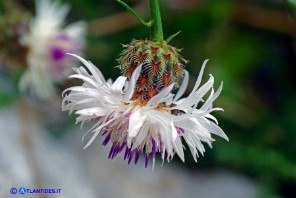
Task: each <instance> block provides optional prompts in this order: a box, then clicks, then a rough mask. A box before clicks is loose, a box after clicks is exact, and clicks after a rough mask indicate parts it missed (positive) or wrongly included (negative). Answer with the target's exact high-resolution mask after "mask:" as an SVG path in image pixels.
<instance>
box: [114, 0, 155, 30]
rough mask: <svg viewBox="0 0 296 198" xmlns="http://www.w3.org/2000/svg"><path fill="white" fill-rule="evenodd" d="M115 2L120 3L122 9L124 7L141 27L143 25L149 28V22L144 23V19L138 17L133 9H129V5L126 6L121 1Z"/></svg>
mask: <svg viewBox="0 0 296 198" xmlns="http://www.w3.org/2000/svg"><path fill="white" fill-rule="evenodd" d="M117 2H118V3H120V4H121V5H122V6H123V7H125V9H127V10H128V11H130V13H132V14H133V15H134V16H135V17H136V18H137V19H138V20H139V21H140V22H141V23H142V24H143V25H145V26H146V27H150V26H151V21H149V22H146V21H144V19H142V17H140V15H138V14H137V12H136V11H135V10H134V9H132V8H131V7H129V5H127V4H126V3H125V2H123V1H121V0H117Z"/></svg>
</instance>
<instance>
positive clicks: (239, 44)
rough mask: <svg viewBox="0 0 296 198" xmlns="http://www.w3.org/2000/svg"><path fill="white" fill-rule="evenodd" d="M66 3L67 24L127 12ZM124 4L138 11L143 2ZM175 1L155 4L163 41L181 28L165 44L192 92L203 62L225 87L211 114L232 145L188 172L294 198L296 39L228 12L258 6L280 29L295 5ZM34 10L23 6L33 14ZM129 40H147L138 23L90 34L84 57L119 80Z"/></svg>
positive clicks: (100, 4)
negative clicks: (234, 177)
mask: <svg viewBox="0 0 296 198" xmlns="http://www.w3.org/2000/svg"><path fill="white" fill-rule="evenodd" d="M27 2H28V1H27ZM67 2H68V3H70V4H71V6H72V10H71V14H70V17H69V18H68V19H69V21H72V20H77V19H83V20H86V21H87V22H93V21H96V20H104V18H106V17H108V16H112V15H115V14H117V13H119V12H123V11H125V10H124V8H122V7H121V6H120V5H119V4H117V3H116V1H115V0H85V1H81V0H68V1H67ZM126 2H127V3H129V4H130V5H136V4H138V3H140V2H141V1H137V0H134V1H128V0H127V1H126ZM177 2H179V3H180V2H182V1H180V0H162V1H161V4H162V5H161V6H162V11H163V22H164V32H165V35H166V36H167V37H168V36H169V35H171V34H173V33H175V32H177V31H179V30H182V33H181V34H180V35H179V36H178V37H176V38H175V39H174V40H173V41H172V43H171V44H172V45H174V46H176V47H178V48H183V51H182V55H183V56H184V57H185V58H186V59H188V60H190V63H189V64H188V65H187V67H186V69H187V70H188V71H189V73H190V75H191V80H192V81H191V88H192V85H193V83H194V81H195V79H196V77H197V75H198V72H199V70H200V67H201V64H202V62H203V61H204V60H205V59H207V58H209V59H210V61H209V63H208V67H207V69H206V74H209V73H211V74H213V75H214V77H215V80H216V86H217V87H218V85H219V84H220V82H221V81H223V82H224V89H223V92H222V94H221V97H219V98H218V100H217V102H216V104H215V105H216V106H219V107H222V108H224V110H225V112H223V113H221V112H218V113H216V114H215V115H216V116H217V117H218V120H219V121H220V123H219V125H220V126H221V127H222V128H223V129H224V131H225V133H226V134H227V135H228V137H229V139H230V142H229V143H227V142H225V141H224V140H220V139H219V138H217V141H216V143H214V149H212V150H211V149H207V152H206V155H205V157H201V158H200V159H199V162H198V164H195V163H194V162H193V160H192V159H191V156H190V153H188V155H187V158H186V160H187V161H186V165H187V167H188V168H191V169H192V171H194V169H196V168H201V167H202V168H218V167H219V168H221V167H225V168H229V169H234V170H237V171H239V172H243V173H245V174H247V175H248V176H249V177H252V178H255V179H256V180H258V181H259V183H260V184H262V185H261V187H262V197H274V195H281V196H282V197H293V195H294V196H295V194H296V190H295V189H296V143H295V140H296V113H295V112H296V105H295V101H296V78H295V73H296V69H295V66H296V65H295V63H296V59H295V58H296V57H295V35H296V34H295V32H293V31H291V32H283V31H282V30H281V29H280V28H279V27H277V26H275V27H273V28H266V27H264V25H263V26H260V23H259V25H258V23H257V22H258V21H256V18H255V19H253V24H252V23H250V24H247V23H245V22H244V20H242V19H241V18H236V17H237V15H235V14H234V13H235V12H240V9H241V7H239V6H236V5H242V4H243V5H247V6H251V7H252V8H253V7H255V8H260V9H261V10H262V13H261V14H262V15H265V14H266V13H265V12H264V11H270V12H267V13H268V14H271V15H273V14H275V13H277V14H279V15H285V16H287V21H283V22H282V23H283V26H284V25H285V24H286V23H288V22H289V20H292V21H294V20H295V14H296V3H295V1H292V0H290V1H284V0H283V1H272V0H263V1H262V0H248V1H236V0H232V1H231V0H210V1H208V0H204V1H201V0H200V1H198V0H188V2H189V3H190V2H191V3H192V4H189V3H188V2H186V4H189V5H188V6H185V3H184V7H183V8H182V9H181V8H178V7H176V6H174V5H176V3H177ZM183 2H185V1H183ZM32 5H33V3H26V6H27V7H30V8H31V9H33V8H32ZM180 5H182V3H181V4H180ZM147 9H148V8H147ZM257 14H258V13H257ZM259 14H260V12H259ZM246 17H248V16H246ZM267 18H268V17H267ZM258 20H259V19H258ZM271 24H272V22H271ZM288 24H289V23H288ZM291 29H293V28H292V27H291ZM102 32H104V29H102ZM133 38H135V39H145V38H149V31H147V29H146V28H145V27H143V26H141V25H140V24H138V25H135V26H133V27H131V28H129V29H123V30H122V31H118V32H115V33H112V34H105V35H103V36H102V35H95V34H92V33H91V32H90V33H89V35H88V48H87V51H86V53H85V55H84V57H85V58H87V59H89V60H91V61H92V62H93V63H95V65H97V66H98V67H99V68H100V69H101V70H102V71H103V73H104V74H105V75H106V76H107V78H113V79H114V78H115V77H116V76H118V75H119V74H120V72H119V70H118V69H117V68H115V66H116V65H117V61H116V59H117V58H118V56H119V54H120V52H121V49H122V48H121V45H120V44H121V43H129V42H130V41H131V39H133ZM204 78H206V77H204ZM189 91H190V89H189ZM5 94H6V95H5ZM5 94H1V97H0V102H1V103H5V102H7V100H9V99H8V98H9V96H10V95H13V94H10V95H9V94H7V93H5ZM176 161H177V160H175V162H176Z"/></svg>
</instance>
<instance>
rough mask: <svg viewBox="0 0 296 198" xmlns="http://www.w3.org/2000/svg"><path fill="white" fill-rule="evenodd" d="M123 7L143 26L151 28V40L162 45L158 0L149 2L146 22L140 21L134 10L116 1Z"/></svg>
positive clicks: (118, 0)
mask: <svg viewBox="0 0 296 198" xmlns="http://www.w3.org/2000/svg"><path fill="white" fill-rule="evenodd" d="M117 2H118V3H120V4H121V5H122V6H123V7H125V8H126V9H127V10H128V11H130V12H131V13H132V14H133V15H134V16H135V17H136V18H137V19H138V20H139V21H140V22H141V23H142V24H143V25H145V26H146V27H150V28H151V39H152V40H153V41H155V42H160V43H163V42H165V41H164V39H163V30H162V21H161V14H160V8H159V2H158V0H150V9H151V19H150V21H148V22H146V21H144V19H142V18H141V17H140V16H139V15H138V14H137V13H136V11H135V10H133V9H132V8H131V7H130V6H129V5H127V4H126V3H124V2H123V1H121V0H117ZM169 40H170V39H169Z"/></svg>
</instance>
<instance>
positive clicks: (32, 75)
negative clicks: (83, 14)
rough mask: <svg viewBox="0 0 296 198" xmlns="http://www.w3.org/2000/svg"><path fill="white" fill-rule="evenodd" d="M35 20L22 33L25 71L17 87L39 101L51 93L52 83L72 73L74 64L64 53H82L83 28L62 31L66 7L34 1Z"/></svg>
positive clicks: (78, 25) (78, 24) (79, 25)
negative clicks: (24, 50) (25, 51)
mask: <svg viewBox="0 0 296 198" xmlns="http://www.w3.org/2000/svg"><path fill="white" fill-rule="evenodd" d="M36 4H37V5H36V16H35V18H34V19H32V20H31V22H30V24H29V28H28V29H29V30H28V32H23V34H22V37H21V40H20V42H21V44H22V45H23V46H25V47H27V48H28V55H27V66H28V68H27V70H26V71H25V73H24V74H23V76H22V78H21V80H20V83H19V87H20V89H21V90H22V91H24V90H26V89H29V90H30V91H31V92H32V93H33V94H34V95H36V96H37V97H39V98H41V99H46V98H49V97H50V96H51V95H52V94H53V93H54V83H57V82H60V81H61V80H63V79H64V78H65V77H66V76H68V75H69V74H70V72H71V67H70V65H73V60H71V59H69V57H68V56H66V53H67V52H69V53H81V50H82V49H83V46H84V41H83V36H84V31H85V24H84V23H83V22H76V23H73V24H71V25H68V26H67V27H65V28H63V25H64V24H63V23H64V20H65V17H66V15H67V13H68V11H69V7H68V6H67V5H61V4H59V3H57V2H51V1H50V0H40V1H36Z"/></svg>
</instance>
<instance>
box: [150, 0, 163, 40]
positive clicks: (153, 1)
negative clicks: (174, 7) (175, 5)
mask: <svg viewBox="0 0 296 198" xmlns="http://www.w3.org/2000/svg"><path fill="white" fill-rule="evenodd" d="M150 9H151V21H152V26H151V37H152V38H151V39H152V40H153V41H156V42H163V41H164V39H163V30H162V21H161V14H160V8H159V2H158V0H150Z"/></svg>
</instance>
